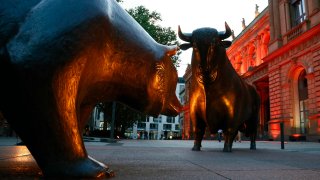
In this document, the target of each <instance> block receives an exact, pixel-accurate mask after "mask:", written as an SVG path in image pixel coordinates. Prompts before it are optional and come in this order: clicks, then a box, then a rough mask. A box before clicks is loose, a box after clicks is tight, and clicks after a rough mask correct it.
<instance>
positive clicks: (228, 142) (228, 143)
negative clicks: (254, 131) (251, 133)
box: [223, 130, 237, 152]
mask: <svg viewBox="0 0 320 180" xmlns="http://www.w3.org/2000/svg"><path fill="white" fill-rule="evenodd" d="M236 132H237V131H234V130H228V131H226V132H225V133H224V140H225V141H224V147H223V152H231V151H232V143H233V140H234V138H235V137H236V134H237V133H236Z"/></svg>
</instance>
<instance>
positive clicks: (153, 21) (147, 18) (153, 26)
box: [127, 6, 181, 67]
mask: <svg viewBox="0 0 320 180" xmlns="http://www.w3.org/2000/svg"><path fill="white" fill-rule="evenodd" d="M127 11H128V13H129V14H130V15H131V16H132V17H133V18H134V19H135V20H136V21H137V22H138V23H139V24H140V25H141V26H142V27H143V28H144V29H145V30H146V31H147V32H148V33H149V35H150V36H151V37H152V38H153V39H154V40H155V41H157V42H158V43H160V44H164V45H176V44H179V43H178V40H177V36H176V33H175V32H174V31H173V30H172V29H171V28H170V27H168V28H166V27H161V26H160V25H158V24H157V23H158V22H160V21H162V19H161V15H160V14H159V13H158V12H156V11H152V12H150V11H149V9H147V8H145V7H144V6H138V7H135V8H132V9H129V10H127ZM180 54H181V51H180V50H179V51H178V53H177V55H175V56H173V57H172V61H173V63H174V65H175V66H176V67H179V63H180V61H181V60H180V59H179V55H180Z"/></svg>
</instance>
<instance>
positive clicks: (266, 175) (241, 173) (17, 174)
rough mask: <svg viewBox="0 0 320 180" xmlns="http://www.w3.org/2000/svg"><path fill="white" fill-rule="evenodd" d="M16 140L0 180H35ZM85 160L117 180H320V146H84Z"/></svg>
mask: <svg viewBox="0 0 320 180" xmlns="http://www.w3.org/2000/svg"><path fill="white" fill-rule="evenodd" d="M17 142H20V141H19V139H18V140H17V139H16V138H1V137H0V179H39V178H42V176H41V171H40V169H39V168H38V166H37V164H36V162H35V161H34V159H33V158H32V156H31V155H30V152H29V151H28V150H27V148H26V147H25V146H15V144H16V143H17ZM85 145H86V148H87V151H88V154H89V155H90V156H92V157H93V158H95V159H97V160H99V161H101V162H103V163H105V164H107V165H108V166H109V168H110V169H112V170H113V171H114V172H115V174H116V176H115V177H113V178H111V179H115V180H118V179H119V180H120V179H139V180H141V179H175V180H176V179H178V180H179V179H181V180H187V179H197V180H198V179H290V180H291V179H299V180H301V179H308V180H309V179H319V177H320V143H311V142H286V143H285V149H283V150H281V145H280V142H278V141H258V142H257V150H249V145H250V143H249V142H248V141H242V142H241V143H239V142H235V143H234V145H233V152H231V153H224V152H222V148H223V142H221V143H219V142H217V141H204V142H203V144H202V146H203V148H202V151H200V152H195V151H191V147H192V145H193V141H186V140H180V141H179V140H120V141H118V142H117V143H105V142H99V140H93V141H91V142H85Z"/></svg>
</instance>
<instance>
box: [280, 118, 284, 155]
mask: <svg viewBox="0 0 320 180" xmlns="http://www.w3.org/2000/svg"><path fill="white" fill-rule="evenodd" d="M280 139H281V149H284V127H283V122H280Z"/></svg>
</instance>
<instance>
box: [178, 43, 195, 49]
mask: <svg viewBox="0 0 320 180" xmlns="http://www.w3.org/2000/svg"><path fill="white" fill-rule="evenodd" d="M191 47H192V45H191V44H190V43H185V44H181V45H180V46H179V48H180V49H182V50H187V49H189V48H191Z"/></svg>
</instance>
